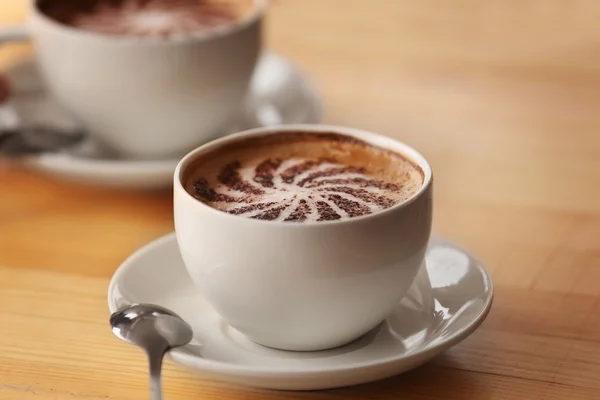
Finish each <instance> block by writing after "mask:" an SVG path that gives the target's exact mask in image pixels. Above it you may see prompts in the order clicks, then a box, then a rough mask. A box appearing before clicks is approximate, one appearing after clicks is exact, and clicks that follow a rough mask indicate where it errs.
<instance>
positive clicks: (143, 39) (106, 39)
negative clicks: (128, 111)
mask: <svg viewBox="0 0 600 400" xmlns="http://www.w3.org/2000/svg"><path fill="white" fill-rule="evenodd" d="M251 1H252V2H253V3H254V4H253V9H252V11H251V12H250V13H248V15H245V16H244V17H243V18H240V19H237V20H235V21H232V22H228V23H225V24H222V25H217V26H215V27H211V28H209V29H207V30H205V31H199V32H197V33H185V34H177V35H171V36H168V37H164V36H135V35H110V34H105V33H99V32H91V31H88V30H85V29H80V28H75V27H72V26H69V25H66V24H62V23H60V22H58V21H55V20H54V19H53V18H51V17H50V16H48V15H46V14H44V13H43V12H42V11H41V10H40V9H39V3H40V0H33V1H31V2H30V3H29V4H30V6H29V8H30V10H29V20H28V24H29V25H32V24H38V25H39V26H42V27H44V28H46V29H53V30H55V31H56V32H58V33H60V34H63V35H66V36H70V37H73V38H86V39H88V40H90V39H91V40H96V41H98V42H101V43H104V44H107V45H122V46H134V45H135V46H162V45H170V44H174V43H182V44H183V43H198V42H207V41H210V40H212V39H216V38H219V37H223V36H227V35H229V34H232V33H235V32H237V31H240V30H242V29H244V28H246V27H248V26H249V25H252V24H254V23H255V22H257V21H259V20H261V19H262V17H263V16H264V14H265V13H266V10H267V6H268V4H269V1H270V0H251Z"/></svg>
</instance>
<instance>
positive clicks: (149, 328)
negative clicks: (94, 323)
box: [110, 304, 193, 400]
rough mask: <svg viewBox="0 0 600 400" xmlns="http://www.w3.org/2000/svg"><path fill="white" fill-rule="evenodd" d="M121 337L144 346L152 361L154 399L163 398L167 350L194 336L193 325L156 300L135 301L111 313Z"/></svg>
mask: <svg viewBox="0 0 600 400" xmlns="http://www.w3.org/2000/svg"><path fill="white" fill-rule="evenodd" d="M110 325H111V327H112V331H113V333H114V334H115V335H117V337H119V338H121V339H123V340H125V341H126V342H129V343H131V344H134V345H136V346H138V347H140V348H142V349H143V350H144V351H145V352H146V355H147V356H148V362H149V364H150V399H151V400H162V387H161V377H160V375H161V368H162V360H163V357H164V355H165V353H166V352H167V351H168V350H170V349H172V348H175V347H180V346H184V345H186V344H188V343H189V342H190V341H191V340H192V336H193V331H192V327H191V326H190V325H189V324H188V323H187V322H185V321H184V320H183V319H182V318H181V317H180V316H179V315H177V314H175V313H174V312H173V311H171V310H167V309H166V308H164V307H160V306H157V305H154V304H133V305H129V306H126V307H123V308H121V309H119V310H117V311H116V312H115V313H113V314H112V315H111V317H110Z"/></svg>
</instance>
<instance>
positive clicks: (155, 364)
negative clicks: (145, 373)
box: [148, 352, 164, 400]
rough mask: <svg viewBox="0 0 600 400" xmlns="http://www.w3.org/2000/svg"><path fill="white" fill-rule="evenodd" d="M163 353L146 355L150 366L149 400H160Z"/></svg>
mask: <svg viewBox="0 0 600 400" xmlns="http://www.w3.org/2000/svg"><path fill="white" fill-rule="evenodd" d="M163 356H164V352H151V353H148V362H149V364H150V400H162V398H163V396H162V383H161V371H162V362H163Z"/></svg>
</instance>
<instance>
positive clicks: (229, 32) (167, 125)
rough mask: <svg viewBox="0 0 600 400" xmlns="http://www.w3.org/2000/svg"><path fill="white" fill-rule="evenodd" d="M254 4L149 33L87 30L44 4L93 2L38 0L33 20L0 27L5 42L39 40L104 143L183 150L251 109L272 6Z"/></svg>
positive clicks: (138, 149) (70, 105) (67, 103)
mask: <svg viewBox="0 0 600 400" xmlns="http://www.w3.org/2000/svg"><path fill="white" fill-rule="evenodd" d="M248 2H250V4H251V8H250V10H249V11H248V12H247V13H246V14H245V15H243V16H240V17H239V18H237V19H234V20H231V21H228V22H226V23H222V24H220V25H217V26H214V27H211V28H210V29H206V30H202V31H198V32H186V33H183V34H175V35H148V36H144V35H130V34H127V33H126V32H125V33H123V34H119V33H118V32H117V33H116V34H106V33H103V32H96V31H92V30H86V29H81V28H79V27H74V26H71V25H69V24H67V23H63V22H59V21H58V20H57V19H56V18H53V17H50V16H49V14H48V12H46V11H45V10H46V9H47V8H48V7H50V6H52V5H57V6H60V5H62V4H64V5H66V6H67V7H70V6H71V5H74V4H87V3H90V1H87V2H73V1H71V2H69V1H66V0H37V1H33V2H32V6H31V9H30V12H29V22H28V24H27V26H26V27H22V28H19V27H17V28H12V29H5V30H3V31H0V43H2V42H6V41H15V40H24V39H28V38H30V37H31V38H32V39H33V42H34V44H35V49H36V53H37V59H38V61H39V65H40V67H41V68H40V69H41V73H42V76H43V77H44V78H45V81H46V82H47V86H48V88H49V89H50V91H51V93H52V94H53V95H54V97H56V99H57V100H58V101H59V103H60V104H61V105H62V106H64V108H65V109H66V110H67V111H68V112H70V113H71V114H72V115H73V116H74V117H75V118H76V119H77V120H78V121H79V122H80V123H81V124H82V125H83V126H85V127H86V129H87V130H88V131H89V133H90V137H91V138H92V139H93V140H95V141H97V142H98V143H99V144H101V145H103V146H104V147H107V148H109V149H112V150H113V151H114V152H115V153H117V154H118V155H120V156H123V157H129V158H168V157H181V156H182V155H183V154H185V153H186V152H187V151H189V150H190V149H192V148H194V147H196V146H198V145H200V144H202V143H205V142H207V141H209V140H212V139H214V138H215V137H218V136H221V135H223V134H224V131H223V130H224V128H226V127H227V124H228V123H231V121H232V120H235V119H236V118H237V117H238V114H239V113H240V111H241V108H242V107H243V102H244V98H245V95H246V93H247V90H248V88H249V84H250V80H251V77H252V74H253V71H254V67H255V64H256V62H257V60H258V57H259V52H260V49H261V24H262V20H263V15H264V11H265V8H266V0H248ZM113 3H114V4H118V3H116V2H113ZM145 3H156V2H145ZM179 3H182V2H179ZM90 4H91V3H90ZM154 17H156V16H153V18H154ZM157 21H159V20H157ZM159 22H160V21H159Z"/></svg>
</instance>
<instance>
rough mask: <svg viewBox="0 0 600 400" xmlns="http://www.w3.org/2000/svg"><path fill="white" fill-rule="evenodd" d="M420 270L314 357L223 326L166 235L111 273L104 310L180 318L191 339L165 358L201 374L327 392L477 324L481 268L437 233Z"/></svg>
mask: <svg viewBox="0 0 600 400" xmlns="http://www.w3.org/2000/svg"><path fill="white" fill-rule="evenodd" d="M426 265H427V267H426V268H422V270H421V271H420V273H419V277H418V278H417V280H416V281H415V283H414V284H413V286H412V287H411V289H410V291H409V293H408V294H407V296H406V297H405V298H404V299H403V300H402V301H401V302H400V303H399V304H398V308H397V309H396V310H395V311H394V312H393V313H392V314H391V315H390V316H389V317H388V318H387V319H386V321H385V322H383V323H382V324H381V325H380V326H379V327H377V328H375V329H374V330H373V331H372V332H371V333H369V334H367V335H365V336H364V337H362V338H360V339H358V340H357V341H355V342H353V343H350V344H348V345H346V346H343V347H340V348H336V349H332V350H327V351H320V352H305V353H303V352H288V351H280V350H275V349H270V348H266V347H262V346H260V345H258V344H255V343H252V342H250V341H248V340H247V339H245V338H244V337H243V336H242V335H241V334H240V333H239V332H237V331H235V330H233V329H232V328H230V327H229V326H228V325H227V324H225V323H224V321H223V320H222V319H221V318H220V317H219V315H218V314H217V313H216V312H215V311H214V310H213V309H212V307H211V306H210V305H209V304H208V303H207V301H206V300H205V299H204V298H203V296H202V293H199V292H198V291H197V290H196V289H195V287H194V286H193V284H192V282H191V280H190V279H189V277H188V274H187V271H186V270H185V267H184V265H183V262H182V260H181V258H180V255H179V249H178V247H177V242H176V239H175V235H174V234H171V235H167V236H164V237H162V238H160V239H158V240H156V241H154V242H152V243H150V244H148V245H146V246H145V247H143V248H142V249H140V250H138V251H137V252H135V253H134V254H133V255H132V256H131V257H129V259H127V260H126V261H125V262H124V263H123V264H122V265H121V266H120V267H119V269H118V270H117V272H116V273H115V275H114V276H113V278H112V281H111V283H110V287H109V290H108V304H109V308H110V310H111V312H113V311H114V310H116V309H117V308H119V307H121V306H124V305H127V304H130V303H137V302H145V303H154V304H159V305H162V306H164V307H168V308H170V309H172V310H174V311H175V312H177V313H178V314H179V315H181V316H182V317H183V318H184V319H185V320H186V321H187V322H188V323H190V325H191V326H192V327H193V329H194V341H193V342H192V343H191V344H190V345H188V346H185V347H183V348H181V349H176V350H173V351H172V352H171V353H170V356H171V358H172V359H173V360H174V361H175V362H176V363H179V364H182V365H184V366H186V367H189V368H191V369H194V370H197V371H198V372H199V373H201V376H203V377H211V378H214V379H217V380H221V381H227V382H231V383H235V384H242V385H248V386H254V387H262V388H270V389H284V390H315V389H327V388H334V387H341V386H349V385H356V384H360V383H366V382H370V381H374V380H378V379H382V378H386V377H389V376H392V375H395V374H399V373H401V372H404V371H406V370H408V369H411V368H414V367H416V366H418V365H421V364H423V363H425V362H426V361H428V360H430V359H431V358H433V357H434V356H436V355H437V354H439V353H441V352H443V351H444V350H447V349H448V348H450V347H452V346H454V345H455V344H457V343H459V342H460V341H462V340H463V339H465V338H466V337H467V336H469V335H470V334H471V333H473V331H474V330H475V329H476V328H477V327H478V326H479V325H480V324H481V323H482V322H483V320H484V319H485V317H486V316H487V314H488V311H489V310H490V307H491V305H492V296H493V288H492V281H491V279H490V276H489V275H488V273H487V272H486V270H485V268H484V267H483V266H482V265H481V264H479V263H478V262H477V261H476V260H474V259H473V258H472V257H471V256H470V255H469V254H468V253H467V252H465V251H464V250H461V249H460V248H458V247H456V246H455V245H453V244H452V243H450V242H448V241H446V240H444V239H442V238H439V237H433V238H432V240H431V243H430V246H429V249H428V253H427V258H426ZM249 273H250V271H249Z"/></svg>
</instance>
